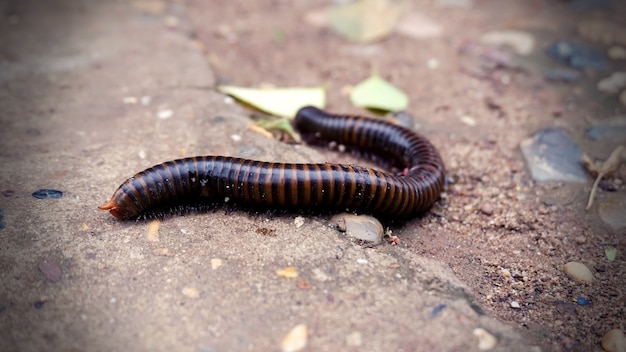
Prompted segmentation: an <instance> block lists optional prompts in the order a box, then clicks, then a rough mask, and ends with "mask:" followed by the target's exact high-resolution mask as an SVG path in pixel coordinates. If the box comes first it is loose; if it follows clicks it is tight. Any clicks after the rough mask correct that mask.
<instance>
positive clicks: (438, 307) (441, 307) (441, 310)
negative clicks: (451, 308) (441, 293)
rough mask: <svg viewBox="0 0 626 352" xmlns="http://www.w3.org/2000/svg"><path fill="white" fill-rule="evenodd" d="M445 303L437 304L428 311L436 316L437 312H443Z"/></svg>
mask: <svg viewBox="0 0 626 352" xmlns="http://www.w3.org/2000/svg"><path fill="white" fill-rule="evenodd" d="M446 307H447V306H446V305H445V304H443V303H442V304H440V305H438V306H436V307H435V308H433V311H432V312H431V313H430V314H431V315H432V316H433V317H436V316H437V315H439V313H441V312H443V310H444V309H446Z"/></svg>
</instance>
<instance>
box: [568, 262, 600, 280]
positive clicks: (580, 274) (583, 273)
mask: <svg viewBox="0 0 626 352" xmlns="http://www.w3.org/2000/svg"><path fill="white" fill-rule="evenodd" d="M563 270H564V271H565V273H566V274H567V275H569V277H571V278H572V279H574V280H576V281H578V282H586V283H590V282H593V274H592V273H591V270H589V268H587V267H586V266H585V264H583V263H579V262H569V263H567V264H565V265H563Z"/></svg>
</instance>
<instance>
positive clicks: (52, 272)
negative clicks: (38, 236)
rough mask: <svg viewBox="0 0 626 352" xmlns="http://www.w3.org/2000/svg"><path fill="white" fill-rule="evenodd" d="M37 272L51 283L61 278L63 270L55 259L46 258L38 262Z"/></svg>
mask: <svg viewBox="0 0 626 352" xmlns="http://www.w3.org/2000/svg"><path fill="white" fill-rule="evenodd" d="M38 267H39V271H41V273H42V274H43V275H44V276H45V277H46V279H48V280H49V281H51V282H59V281H61V278H62V277H63V268H61V264H60V263H59V261H58V260H56V259H55V258H47V259H44V260H42V261H40V262H39V265H38Z"/></svg>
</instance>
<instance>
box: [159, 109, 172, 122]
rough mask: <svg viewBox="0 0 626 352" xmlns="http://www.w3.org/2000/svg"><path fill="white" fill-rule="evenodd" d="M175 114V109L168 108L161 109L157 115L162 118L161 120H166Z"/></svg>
mask: <svg viewBox="0 0 626 352" xmlns="http://www.w3.org/2000/svg"><path fill="white" fill-rule="evenodd" d="M173 115H174V111H173V110H170V109H166V110H160V111H159V112H158V113H157V116H158V117H159V118H160V119H161V120H165V119H169V118H170V117H172V116H173Z"/></svg>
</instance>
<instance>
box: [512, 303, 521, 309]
mask: <svg viewBox="0 0 626 352" xmlns="http://www.w3.org/2000/svg"><path fill="white" fill-rule="evenodd" d="M511 308H514V309H520V308H522V306H520V305H519V302H518V301H513V302H511Z"/></svg>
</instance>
